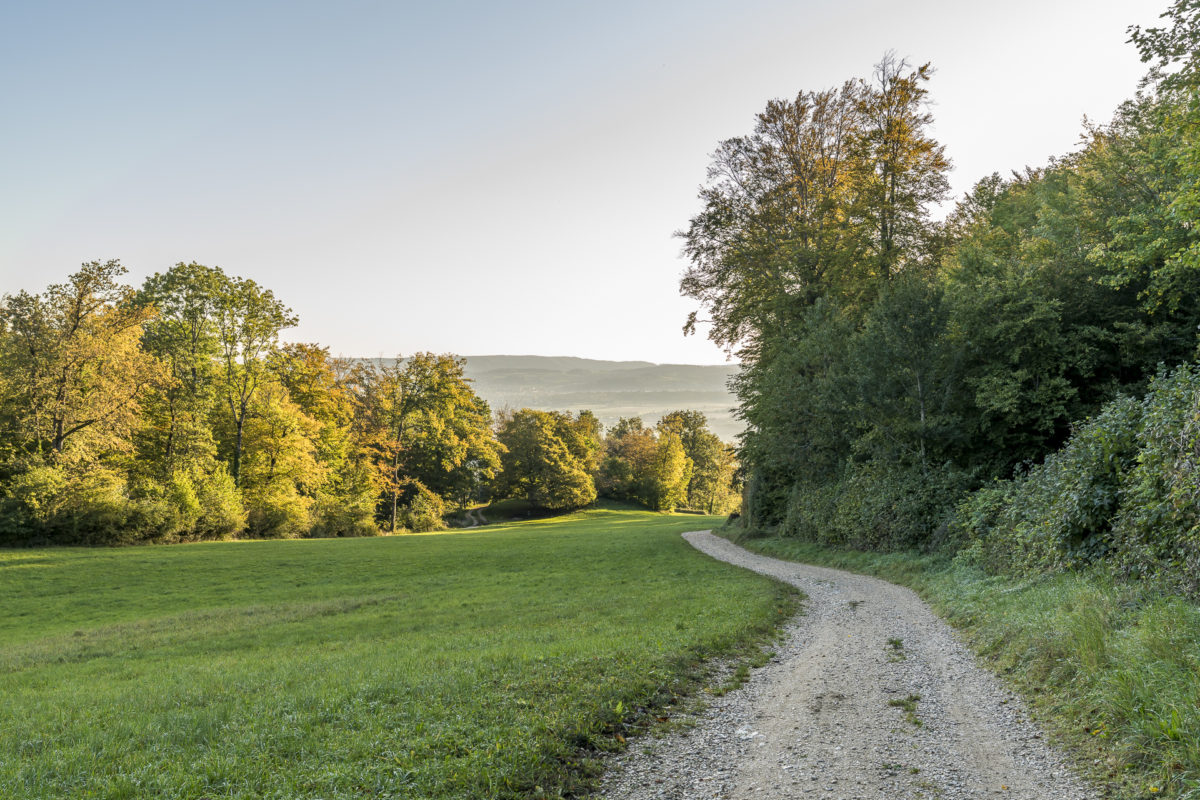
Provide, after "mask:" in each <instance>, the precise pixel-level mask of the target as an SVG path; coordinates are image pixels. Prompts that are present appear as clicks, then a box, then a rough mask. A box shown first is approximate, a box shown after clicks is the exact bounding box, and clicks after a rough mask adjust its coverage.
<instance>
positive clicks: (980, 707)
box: [603, 532, 1096, 800]
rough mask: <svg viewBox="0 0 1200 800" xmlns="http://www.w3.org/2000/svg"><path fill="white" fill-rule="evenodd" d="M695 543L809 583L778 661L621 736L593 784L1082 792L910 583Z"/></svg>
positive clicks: (636, 793)
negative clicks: (644, 733) (693, 715)
mask: <svg viewBox="0 0 1200 800" xmlns="http://www.w3.org/2000/svg"><path fill="white" fill-rule="evenodd" d="M684 537H685V538H686V539H687V540H688V541H689V542H691V544H692V545H693V546H694V547H696V548H698V549H699V550H702V551H703V552H705V553H708V554H709V555H711V556H713V557H714V558H719V559H721V560H723V561H728V562H730V563H733V564H737V565H739V566H743V567H746V568H748V569H753V570H755V571H757V572H761V573H764V574H766V575H771V576H773V577H776V578H779V579H781V580H785V581H787V582H789V583H791V584H793V585H795V586H797V587H799V588H800V589H801V590H803V591H804V593H805V594H807V595H808V600H807V602H806V603H805V614H804V615H802V616H800V617H797V619H796V620H795V621H794V622H793V623H792V624H791V625H790V627H789V629H788V631H787V639H786V642H784V643H783V644H781V645H780V646H779V647H777V648H775V651H776V654H777V655H776V657H775V658H774V659H772V661H771V663H770V664H768V665H767V666H766V667H764V668H763V669H761V670H756V671H755V672H754V674H753V676H752V678H751V680H750V682H749V683H748V684H747V685H746V686H744V687H743V688H741V689H739V690H737V691H735V692H731V693H729V694H727V695H725V696H724V697H720V698H715V699H714V700H713V701H712V703H711V704H710V707H709V709H708V710H707V711H706V712H705V713H704V715H703V716H702V717H701V718H700V719H699V720H698V721H697V724H696V726H695V727H693V728H691V729H688V730H685V731H683V732H682V733H679V734H672V735H671V736H669V737H667V738H664V739H653V738H647V739H645V740H643V741H640V742H636V743H631V746H630V748H629V750H628V751H627V752H626V753H625V754H623V755H622V756H620V757H618V758H617V759H616V760H615V763H614V764H613V765H612V767H611V770H610V773H609V775H608V777H607V778H606V782H605V786H604V791H603V796H604V797H608V798H613V799H614V800H616V799H617V798H621V800H641V799H642V798H675V799H679V800H682V798H735V799H740V798H827V799H828V800H877V799H878V800H885V798H886V800H898V799H900V798H914V799H915V798H940V799H942V800H950V799H952V798H1001V797H1003V798H1013V799H1014V800H1018V799H1019V800H1052V799H1054V798H1063V799H1064V800H1084V798H1092V797H1095V796H1096V793H1095V792H1093V791H1092V790H1090V789H1089V788H1087V787H1086V786H1085V785H1084V784H1083V783H1082V782H1080V781H1079V780H1078V779H1077V778H1076V777H1074V776H1073V775H1072V774H1071V771H1070V770H1069V769H1068V768H1067V767H1066V766H1065V765H1064V761H1063V759H1062V758H1061V757H1060V756H1059V755H1057V754H1056V753H1054V752H1053V751H1052V750H1051V749H1050V748H1049V747H1047V746H1046V744H1045V742H1044V741H1043V738H1042V734H1041V732H1040V731H1039V730H1038V728H1037V727H1036V726H1035V725H1034V724H1033V723H1031V722H1030V721H1029V718H1028V715H1027V713H1026V711H1025V708H1024V706H1023V704H1022V703H1021V701H1020V700H1019V699H1018V698H1017V697H1015V696H1013V695H1012V693H1010V692H1008V691H1007V690H1006V689H1005V688H1004V687H1003V686H1002V685H1000V684H999V683H998V682H997V680H996V679H995V678H994V677H992V676H991V675H990V674H989V673H987V672H986V671H985V670H983V669H982V668H981V667H979V666H978V665H977V664H976V662H975V659H974V657H973V656H972V655H971V654H970V652H969V651H968V650H967V649H966V648H965V647H964V646H963V645H962V644H960V643H959V642H958V640H957V639H956V638H955V637H954V634H953V633H952V631H951V630H950V628H949V627H948V626H947V625H946V624H945V623H944V622H942V621H941V620H940V619H938V618H937V617H936V616H935V615H934V614H933V612H932V611H930V610H929V608H928V606H926V605H925V604H924V603H923V602H921V600H920V599H919V598H918V597H917V596H916V595H915V594H914V593H913V592H911V591H910V590H908V589H904V588H901V587H899V586H895V585H893V584H890V583H887V582H885V581H881V580H878V579H875V578H868V577H864V576H861V575H854V574H851V573H847V572H841V571H839V570H832V569H825V568H821V567H810V566H805V565H802V564H795V563H792V562H787V561H779V560H777V559H772V558H767V557H764V556H759V555H756V554H753V553H750V552H748V551H746V550H743V549H741V548H739V547H737V546H735V545H733V544H731V543H729V542H728V541H726V540H724V539H721V538H719V537H716V536H713V535H711V534H709V533H707V532H696V533H687V534H684Z"/></svg>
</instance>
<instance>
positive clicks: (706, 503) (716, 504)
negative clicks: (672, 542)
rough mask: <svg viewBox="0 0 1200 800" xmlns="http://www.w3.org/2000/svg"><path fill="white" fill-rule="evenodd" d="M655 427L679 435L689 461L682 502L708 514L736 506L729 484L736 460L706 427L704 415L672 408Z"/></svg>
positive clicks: (735, 496)
mask: <svg viewBox="0 0 1200 800" xmlns="http://www.w3.org/2000/svg"><path fill="white" fill-rule="evenodd" d="M657 427H658V429H659V431H670V432H672V433H674V434H675V435H677V436H678V437H679V439H680V442H681V443H682V445H683V453H684V455H685V456H687V459H688V461H689V462H691V465H692V469H691V479H690V480H689V481H688V484H687V496H686V498H685V502H684V503H683V505H686V506H687V507H688V508H694V509H700V510H704V511H707V512H708V513H710V514H713V513H717V512H720V511H726V510H730V509H732V508H733V507H734V506H736V504H737V501H738V497H737V492H736V491H735V490H734V486H733V481H734V473H735V464H736V459H735V458H734V456H733V453H732V451H731V449H730V448H728V447H726V446H725V445H724V444H723V443H722V442H721V440H720V438H719V437H718V436H717V435H716V434H714V433H713V432H712V431H710V430H709V429H708V420H707V419H706V418H705V416H704V414H702V413H701V412H699V411H672V412H671V413H669V414H666V415H664V416H663V417H662V419H660V420H659V421H658V426H657Z"/></svg>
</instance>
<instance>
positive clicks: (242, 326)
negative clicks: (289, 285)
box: [214, 278, 297, 486]
mask: <svg viewBox="0 0 1200 800" xmlns="http://www.w3.org/2000/svg"><path fill="white" fill-rule="evenodd" d="M214 305H215V308H214V316H215V322H216V332H217V340H218V342H219V345H220V350H219V353H220V371H221V376H220V385H219V392H220V397H221V404H222V406H223V407H224V408H225V410H226V411H227V412H228V416H227V418H226V419H227V422H228V423H229V425H230V427H231V428H232V431H231V434H230V439H231V441H229V442H228V443H227V449H228V451H229V455H230V472H231V473H232V474H233V481H234V484H235V485H239V486H240V485H241V468H242V450H243V447H244V441H243V439H244V436H245V427H246V420H247V419H248V418H249V415H250V411H251V408H252V407H253V403H254V399H255V396H256V395H257V393H258V391H259V389H260V388H262V385H263V383H264V381H265V380H266V379H267V377H268V374H269V372H268V357H269V356H270V355H271V353H272V352H273V351H274V349H275V348H276V346H277V345H278V343H279V333H280V331H282V330H283V329H285V328H290V327H292V326H293V325H295V324H296V322H297V317H296V316H295V315H294V314H293V313H292V310H291V309H290V308H288V307H287V306H285V305H284V304H283V303H282V302H280V301H279V300H278V299H276V297H275V294H274V293H273V292H272V291H271V290H270V289H263V288H262V287H260V286H259V285H258V284H257V283H255V282H254V281H252V280H250V279H249V278H231V279H229V280H228V281H225V282H223V283H222V285H221V286H220V287H219V291H218V294H217V296H216V298H215V304H214Z"/></svg>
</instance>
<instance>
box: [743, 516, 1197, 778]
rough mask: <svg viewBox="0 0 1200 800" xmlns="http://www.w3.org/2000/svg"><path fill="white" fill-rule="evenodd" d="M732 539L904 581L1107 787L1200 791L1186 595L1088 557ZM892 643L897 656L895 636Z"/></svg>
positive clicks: (1190, 612)
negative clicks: (1038, 571) (1001, 567)
mask: <svg viewBox="0 0 1200 800" xmlns="http://www.w3.org/2000/svg"><path fill="white" fill-rule="evenodd" d="M729 533H730V531H729V530H728V529H727V530H726V534H727V535H728V534H729ZM739 544H742V545H743V546H745V547H748V548H750V549H751V550H754V551H756V552H760V553H763V554H765V555H770V556H774V557H776V558H786V559H791V560H794V561H803V562H805V563H808V564H821V565H824V566H829V567H836V568H839V569H848V570H851V571H854V572H861V573H866V574H870V575H877V576H879V577H881V578H885V579H887V580H890V581H893V582H895V583H899V584H903V585H906V586H910V587H912V588H913V589H915V590H916V591H917V592H918V594H920V595H921V596H922V597H923V598H924V599H925V600H927V601H928V602H929V603H930V604H931V605H932V606H933V607H934V608H935V609H936V610H937V612H938V613H939V614H941V615H942V616H943V617H945V618H946V619H947V620H948V621H949V622H950V623H951V624H953V625H954V626H955V627H957V628H959V629H961V630H962V631H963V632H964V633H965V635H966V637H967V640H968V642H969V643H970V644H971V646H972V648H973V649H974V650H975V651H976V652H977V653H979V654H980V655H981V656H983V657H984V659H985V660H986V661H987V663H989V664H990V665H991V667H992V668H993V669H994V670H996V671H997V672H998V673H999V674H1000V675H1002V676H1003V677H1004V678H1005V679H1006V680H1007V681H1009V682H1010V683H1011V684H1012V685H1013V687H1014V688H1015V689H1017V690H1018V691H1020V692H1021V693H1022V694H1023V695H1024V696H1025V697H1026V698H1027V701H1028V702H1029V705H1030V706H1031V707H1032V709H1033V711H1034V713H1036V714H1037V716H1038V718H1039V720H1040V721H1041V722H1042V723H1044V724H1045V725H1046V727H1047V728H1048V729H1049V731H1050V733H1052V734H1053V735H1054V736H1055V737H1056V738H1057V739H1058V740H1059V741H1060V742H1061V743H1064V744H1066V745H1067V746H1068V748H1069V749H1070V750H1071V751H1072V752H1073V753H1074V755H1075V758H1076V761H1077V762H1078V764H1079V766H1080V767H1081V768H1082V770H1083V772H1084V773H1085V774H1088V775H1090V776H1092V777H1093V778H1095V779H1096V780H1097V782H1098V784H1099V785H1100V786H1102V787H1105V788H1106V789H1107V794H1106V796H1109V797H1116V798H1152V797H1180V798H1196V797H1200V606H1197V605H1196V604H1195V603H1194V602H1191V601H1188V600H1186V599H1184V598H1181V597H1173V596H1170V595H1164V594H1163V593H1161V592H1159V591H1157V590H1156V589H1154V588H1153V587H1152V586H1150V585H1148V584H1146V583H1141V582H1131V581H1120V580H1114V579H1113V577H1112V576H1111V574H1109V573H1108V572H1107V571H1105V570H1103V569H1099V568H1096V567H1093V568H1090V569H1087V570H1082V571H1073V572H1069V573H1061V574H1052V575H1040V576H1033V577H1025V578H1019V577H1013V576H1005V575H990V574H988V573H986V572H984V571H983V570H981V569H980V568H979V567H977V566H974V565H972V564H970V563H968V562H967V560H966V559H962V558H959V559H954V558H950V557H948V556H946V555H944V554H928V553H924V554H923V553H918V552H902V553H878V552H865V551H857V550H845V549H835V548H829V547H826V546H822V545H818V544H814V543H811V542H802V541H798V540H796V539H795V538H785V537H770V538H745V537H743V538H741V539H740V540H739ZM889 649H892V650H893V654H890V655H891V657H895V655H894V654H901V655H900V657H903V656H902V652H903V651H902V649H901V647H898V646H895V645H890V648H889Z"/></svg>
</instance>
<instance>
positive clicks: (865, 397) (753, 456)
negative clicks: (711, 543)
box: [680, 0, 1200, 585]
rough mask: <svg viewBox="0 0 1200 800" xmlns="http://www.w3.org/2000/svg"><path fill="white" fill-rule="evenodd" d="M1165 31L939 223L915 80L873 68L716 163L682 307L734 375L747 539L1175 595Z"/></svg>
mask: <svg viewBox="0 0 1200 800" xmlns="http://www.w3.org/2000/svg"><path fill="white" fill-rule="evenodd" d="M1165 16H1166V17H1167V19H1168V21H1169V23H1170V24H1169V25H1167V26H1164V27H1163V28H1156V29H1148V30H1141V29H1136V28H1135V29H1131V35H1132V41H1133V42H1134V43H1135V45H1136V46H1137V47H1138V49H1139V51H1140V53H1141V55H1142V57H1143V59H1144V60H1146V61H1148V62H1151V63H1152V69H1151V72H1150V73H1149V75H1148V77H1147V79H1146V80H1145V81H1144V83H1143V87H1142V90H1141V91H1140V92H1139V94H1138V95H1137V96H1136V97H1135V98H1134V99H1132V100H1130V101H1128V102H1126V103H1124V104H1123V105H1122V106H1121V107H1120V108H1119V109H1118V110H1117V112H1116V114H1115V116H1114V117H1113V119H1112V121H1110V122H1109V123H1108V124H1104V125H1089V126H1087V127H1086V129H1085V138H1084V143H1083V146H1082V147H1081V149H1080V150H1078V151H1077V152H1074V153H1071V154H1068V155H1066V156H1063V157H1061V158H1058V159H1055V160H1054V161H1052V162H1051V163H1050V164H1048V165H1047V166H1045V167H1043V168H1040V169H1027V170H1025V171H1024V172H1022V173H1019V174H1013V175H1012V176H1011V177H1008V178H1002V177H1001V176H999V175H992V176H990V177H988V178H985V179H984V180H982V181H980V182H979V183H978V184H977V185H976V186H975V187H974V189H973V191H972V192H970V193H969V194H968V196H967V197H966V198H965V199H964V200H963V201H962V202H960V203H959V204H958V205H957V207H956V208H955V209H954V211H953V212H952V213H951V214H950V215H949V216H948V218H947V219H945V220H944V221H940V222H939V221H935V220H934V219H933V218H932V217H931V215H930V210H931V208H932V207H933V206H934V204H936V203H938V202H939V201H941V200H942V199H944V197H945V195H946V192H947V186H948V184H947V181H946V177H945V176H946V173H947V170H948V169H949V168H950V164H949V161H948V160H947V158H946V156H945V154H944V152H943V148H942V146H941V145H939V144H938V143H937V142H936V141H935V140H934V139H933V138H932V136H931V135H930V133H929V130H930V125H931V122H932V118H931V116H930V114H929V111H928V108H927V104H926V94H927V89H926V83H927V81H928V80H929V78H930V76H931V70H930V68H929V67H928V66H927V65H926V66H920V67H916V68H912V67H910V66H909V65H907V64H906V63H905V62H903V61H897V60H896V59H894V58H892V57H886V58H885V59H884V60H883V61H882V63H880V64H879V65H877V67H876V69H875V72H874V75H873V77H872V79H871V80H852V81H848V82H846V83H845V84H843V85H842V86H841V87H838V88H836V89H830V90H824V91H806V92H801V93H800V94H798V95H797V96H796V97H795V98H793V99H790V100H777V101H772V102H771V103H769V104H768V105H767V107H766V109H765V110H764V111H763V112H762V113H761V114H759V116H758V119H757V123H756V125H755V128H754V130H753V131H752V132H751V133H750V134H748V135H746V136H742V137H738V138H735V139H730V140H728V141H725V142H722V143H721V144H720V146H719V147H718V149H717V151H716V153H715V154H714V157H713V163H712V166H711V167H710V170H709V179H708V182H707V184H706V185H705V186H704V187H703V189H702V192H701V195H700V198H701V200H702V201H703V210H702V211H701V212H700V213H699V214H697V215H696V216H695V217H693V218H692V220H691V222H690V225H689V226H688V227H687V228H686V230H684V231H683V232H681V234H680V235H681V236H682V238H683V240H684V243H685V252H686V254H687V255H688V257H689V258H690V262H691V263H690V267H689V270H688V272H687V274H686V275H685V277H684V279H683V281H682V291H683V293H684V294H685V295H687V296H689V297H692V298H694V299H696V300H698V301H699V302H700V304H701V306H702V308H703V310H704V312H705V313H706V316H707V317H708V318H709V319H710V320H711V324H712V328H711V336H712V338H713V339H714V340H715V341H716V342H718V343H719V344H721V345H723V346H725V347H726V348H728V349H730V350H735V351H736V352H737V353H738V355H739V356H740V358H741V360H742V362H743V365H744V368H743V371H742V373H741V375H740V377H739V378H738V379H737V381H736V391H737V394H738V397H739V401H740V414H741V416H742V418H743V419H744V420H745V422H746V423H747V425H748V429H747V433H746V434H745V436H744V438H743V440H742V445H741V451H740V455H741V458H742V460H743V463H744V465H745V468H746V470H747V472H748V478H747V493H746V507H745V512H746V513H745V514H744V515H743V520H744V522H745V524H747V525H748V526H749V527H750V528H752V529H755V530H775V531H778V532H780V533H782V534H784V535H788V536H796V537H801V538H804V539H808V540H812V541H817V542H822V543H829V544H837V545H848V546H852V547H857V548H867V549H882V550H888V549H901V548H911V547H920V548H940V547H944V548H949V549H958V548H960V547H963V546H964V545H970V547H971V550H970V552H971V553H972V554H974V555H976V556H977V557H979V558H980V559H982V560H983V561H984V562H985V563H987V564H988V565H989V566H992V567H993V568H997V569H1055V568H1061V567H1063V566H1065V565H1074V564H1078V563H1082V562H1087V561H1089V560H1095V559H1098V558H1109V559H1110V560H1112V562H1113V563H1118V562H1119V563H1120V564H1121V565H1122V569H1123V570H1125V571H1126V572H1127V573H1129V574H1161V573H1164V571H1165V570H1167V569H1170V570H1176V571H1178V570H1179V569H1184V570H1186V571H1188V573H1189V575H1190V576H1191V577H1190V578H1188V579H1187V580H1183V581H1180V580H1176V583H1180V582H1182V583H1188V584H1189V585H1194V584H1195V582H1196V580H1197V577H1200V536H1198V535H1197V533H1196V531H1197V527H1196V524H1195V523H1196V513H1195V508H1196V503H1197V498H1198V497H1200V494H1197V492H1196V491H1195V490H1194V487H1195V486H1196V478H1195V477H1194V476H1193V473H1192V469H1193V466H1192V465H1193V464H1194V463H1195V462H1196V460H1197V459H1196V456H1197V455H1198V454H1200V445H1198V442H1200V437H1198V436H1197V424H1196V422H1195V420H1196V419H1197V418H1198V417H1197V413H1198V412H1200V399H1198V397H1200V396H1198V395H1197V392H1196V388H1197V386H1196V380H1195V377H1194V374H1195V373H1194V371H1193V369H1194V368H1191V367H1187V366H1182V367H1180V366H1179V365H1186V364H1187V363H1188V362H1190V361H1192V360H1194V359H1195V358H1196V356H1197V325H1198V323H1200V225H1198V224H1197V223H1198V221H1200V105H1198V100H1197V97H1198V92H1197V87H1198V81H1197V66H1196V65H1197V55H1196V54H1197V52H1200V33H1198V31H1200V24H1198V18H1200V11H1198V10H1197V9H1196V7H1195V4H1194V3H1189V2H1186V0H1179V2H1177V3H1176V4H1175V5H1174V6H1173V7H1172V8H1171V9H1170V10H1169V11H1168V13H1167V14H1166V15H1165ZM1014 124H1025V123H1014ZM694 321H695V318H694V317H693V320H691V321H689V327H691V326H692V325H693V324H694ZM1176 368H1178V369H1176ZM1172 370H1175V371H1174V373H1173V376H1172V377H1169V378H1168V377H1166V375H1167V374H1168V373H1171V372H1172ZM1157 374H1161V375H1163V377H1162V378H1160V379H1158V380H1154V376H1155V375H1157ZM1147 392H1149V394H1147ZM1143 396H1145V399H1144V400H1142V401H1137V400H1135V399H1131V398H1139V397H1143ZM1189 415H1191V416H1189ZM1089 419H1091V421H1088V420H1089ZM1064 445H1065V446H1066V448H1065V449H1063V450H1061V452H1059V451H1060V448H1063V447H1064ZM997 481H1000V482H1001V483H996V482H997ZM1064 509H1066V510H1068V511H1069V513H1068V511H1064ZM1114 520H1115V523H1114ZM1168 523H1169V524H1168ZM1118 552H1119V553H1120V556H1119V558H1118V556H1117V554H1118Z"/></svg>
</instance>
